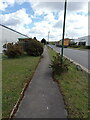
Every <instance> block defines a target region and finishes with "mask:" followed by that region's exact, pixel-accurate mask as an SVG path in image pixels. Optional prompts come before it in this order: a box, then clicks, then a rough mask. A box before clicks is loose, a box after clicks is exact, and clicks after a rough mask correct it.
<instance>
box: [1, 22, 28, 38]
mask: <svg viewBox="0 0 90 120" xmlns="http://www.w3.org/2000/svg"><path fill="white" fill-rule="evenodd" d="M0 26H2V27H4V28H6V29H9V30H11V31H13V32H16V33H18V34H20V35H23V36H25V37H28V36H27V35H25V34H22V33H20V32H18V31H16V30H14V29H12V28H9V27H7V26H5V25H2V24H0Z"/></svg>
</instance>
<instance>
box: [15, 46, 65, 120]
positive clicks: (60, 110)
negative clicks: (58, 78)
mask: <svg viewBox="0 0 90 120" xmlns="http://www.w3.org/2000/svg"><path fill="white" fill-rule="evenodd" d="M49 64H50V59H49V55H48V53H47V48H46V47H45V50H44V53H43V58H42V59H41V62H40V63H39V65H38V67H37V69H36V72H35V74H34V76H33V79H32V81H31V82H30V84H29V87H28V88H27V90H26V92H25V96H24V98H23V100H22V102H21V104H20V107H19V109H18V111H17V113H16V115H15V118H66V110H65V106H64V102H63V99H62V95H61V94H60V92H59V88H58V86H57V84H56V83H55V82H53V80H52V71H51V68H49Z"/></svg>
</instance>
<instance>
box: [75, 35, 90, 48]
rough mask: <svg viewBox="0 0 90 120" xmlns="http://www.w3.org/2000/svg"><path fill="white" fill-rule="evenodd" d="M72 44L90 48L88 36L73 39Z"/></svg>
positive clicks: (89, 36) (89, 37)
mask: <svg viewBox="0 0 90 120" xmlns="http://www.w3.org/2000/svg"><path fill="white" fill-rule="evenodd" d="M74 42H75V43H77V45H80V46H90V35H88V36H84V37H79V38H78V39H74Z"/></svg>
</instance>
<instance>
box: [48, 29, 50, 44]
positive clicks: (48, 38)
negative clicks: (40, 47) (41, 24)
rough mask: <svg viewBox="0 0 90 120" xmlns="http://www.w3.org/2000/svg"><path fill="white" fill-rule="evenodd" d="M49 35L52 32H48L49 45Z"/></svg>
mask: <svg viewBox="0 0 90 120" xmlns="http://www.w3.org/2000/svg"><path fill="white" fill-rule="evenodd" d="M49 34H50V31H48V43H49Z"/></svg>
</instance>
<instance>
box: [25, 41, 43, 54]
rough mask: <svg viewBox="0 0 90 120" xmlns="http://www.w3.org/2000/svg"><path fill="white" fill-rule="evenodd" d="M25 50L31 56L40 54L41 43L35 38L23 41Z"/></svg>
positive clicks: (41, 49)
mask: <svg viewBox="0 0 90 120" xmlns="http://www.w3.org/2000/svg"><path fill="white" fill-rule="evenodd" d="M25 51H26V52H27V54H28V55H31V56H40V55H41V54H42V53H43V45H42V43H40V42H39V41H37V40H35V39H31V40H28V41H27V42H25Z"/></svg>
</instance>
